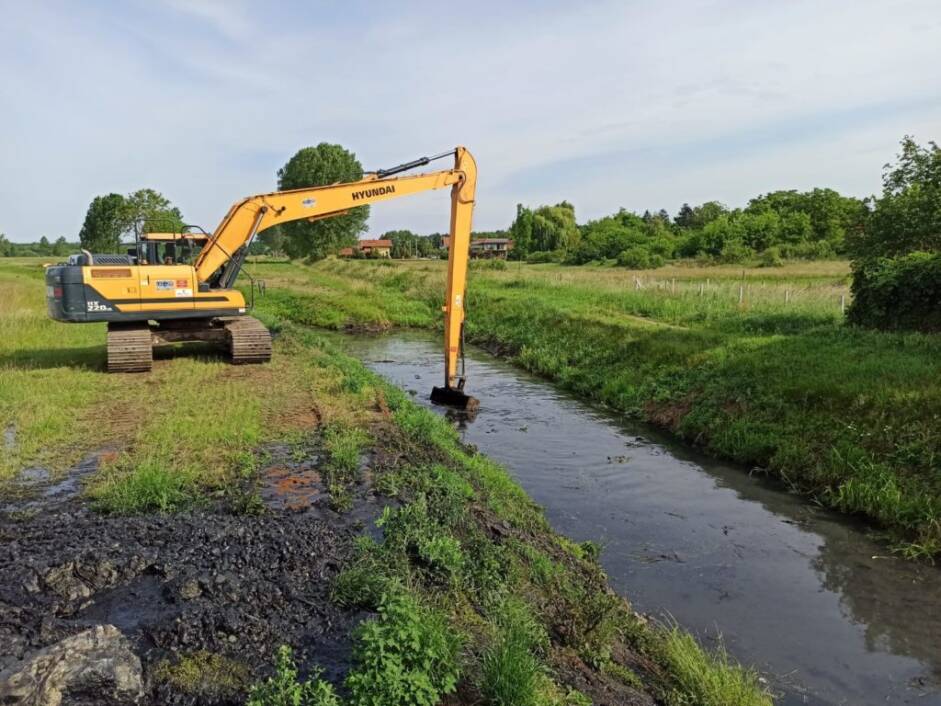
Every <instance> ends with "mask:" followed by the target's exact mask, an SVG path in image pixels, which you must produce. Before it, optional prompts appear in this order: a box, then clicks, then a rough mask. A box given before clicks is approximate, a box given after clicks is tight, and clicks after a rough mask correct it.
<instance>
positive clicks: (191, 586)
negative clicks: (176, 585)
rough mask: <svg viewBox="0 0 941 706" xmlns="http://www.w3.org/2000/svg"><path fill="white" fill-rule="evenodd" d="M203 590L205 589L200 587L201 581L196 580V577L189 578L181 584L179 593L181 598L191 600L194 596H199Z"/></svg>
mask: <svg viewBox="0 0 941 706" xmlns="http://www.w3.org/2000/svg"><path fill="white" fill-rule="evenodd" d="M202 592H203V590H202V589H201V588H200V587H199V581H196V580H195V579H189V580H187V581H184V582H183V584H182V585H181V586H180V591H179V594H180V598H182V599H183V600H184V601H191V600H193V599H194V598H199V596H200V595H201V594H202Z"/></svg>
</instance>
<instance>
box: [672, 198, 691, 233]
mask: <svg viewBox="0 0 941 706" xmlns="http://www.w3.org/2000/svg"><path fill="white" fill-rule="evenodd" d="M694 217H695V214H694V213H693V207H692V206H690V205H689V204H688V203H684V204H683V205H682V206H680V210H679V212H678V213H677V214H676V218H674V219H673V222H674V223H676V226H677V227H678V228H692V227H693V218H694Z"/></svg>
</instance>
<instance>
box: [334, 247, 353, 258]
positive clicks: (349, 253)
mask: <svg viewBox="0 0 941 706" xmlns="http://www.w3.org/2000/svg"><path fill="white" fill-rule="evenodd" d="M338 254H339V256H340V257H353V248H343V249H342V250H340V252H339V253H338Z"/></svg>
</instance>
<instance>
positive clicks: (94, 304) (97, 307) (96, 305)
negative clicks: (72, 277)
mask: <svg viewBox="0 0 941 706" xmlns="http://www.w3.org/2000/svg"><path fill="white" fill-rule="evenodd" d="M86 306H87V308H88V311H114V309H112V308H111V307H110V306H108V305H107V304H102V303H101V302H100V301H98V300H96V299H93V300H91V301H90V302H88V303H87V305H86Z"/></svg>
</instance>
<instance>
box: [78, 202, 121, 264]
mask: <svg viewBox="0 0 941 706" xmlns="http://www.w3.org/2000/svg"><path fill="white" fill-rule="evenodd" d="M125 207H126V204H125V201H124V197H123V196H121V195H120V194H108V195H106V196H96V197H95V198H94V199H92V202H91V204H90V205H89V206H88V211H87V212H86V213H85V222H84V223H83V224H82V230H81V231H80V232H79V234H78V239H79V240H80V241H81V244H82V247H83V248H85V249H86V250H90V251H92V252H100V253H107V252H117V250H118V248H119V247H120V244H121V233H123V232H124V228H125V223H126V208H125Z"/></svg>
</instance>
